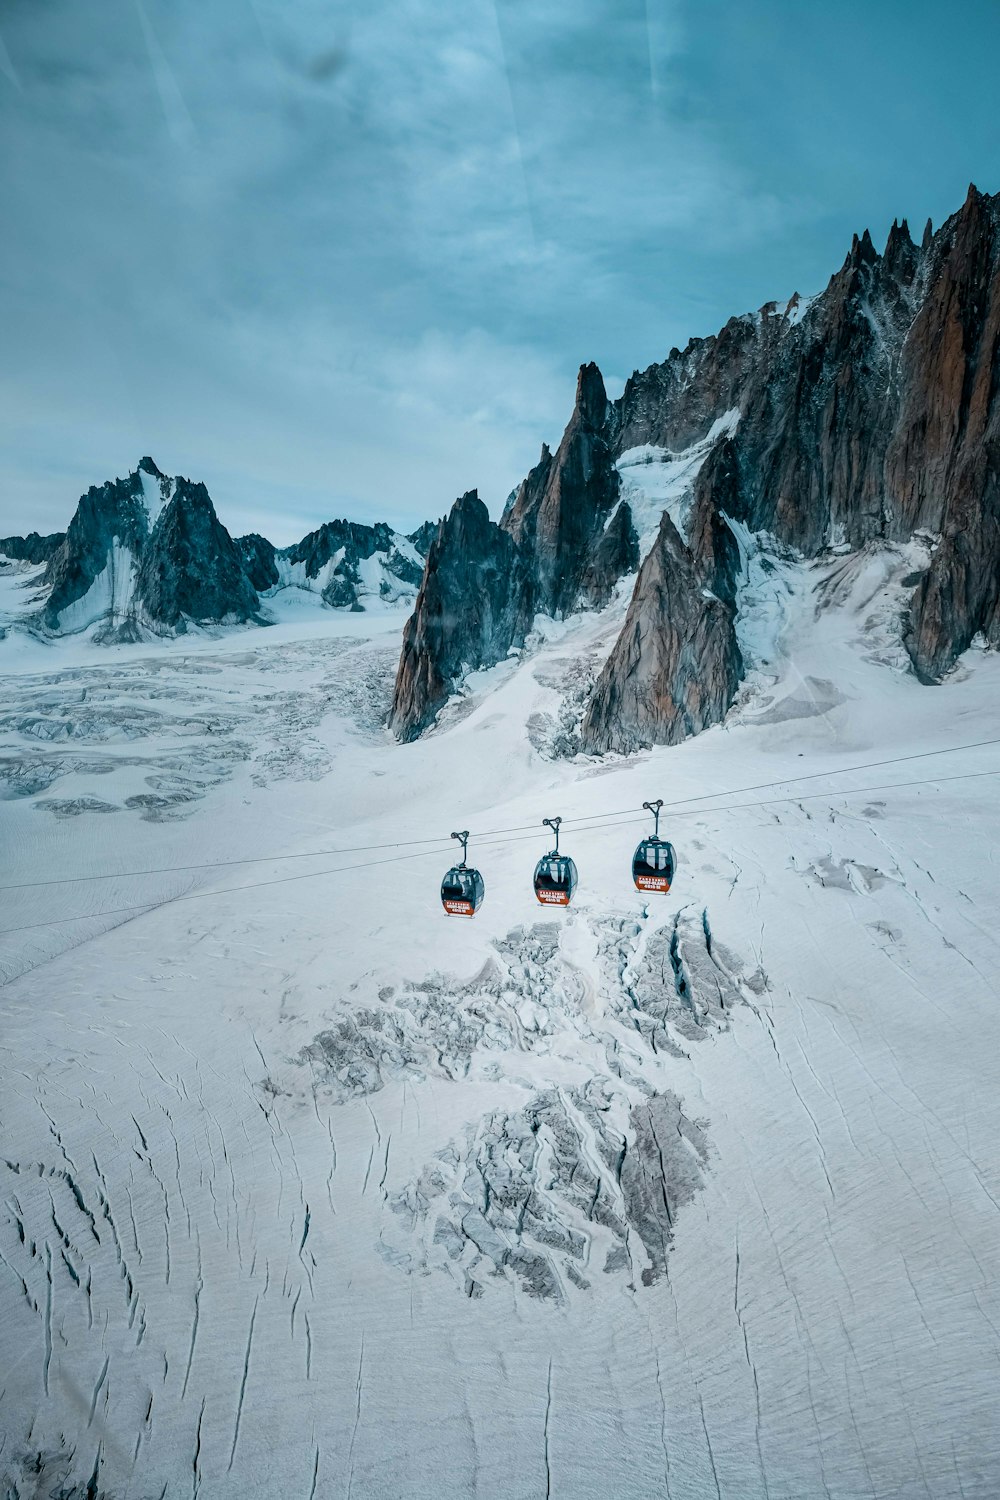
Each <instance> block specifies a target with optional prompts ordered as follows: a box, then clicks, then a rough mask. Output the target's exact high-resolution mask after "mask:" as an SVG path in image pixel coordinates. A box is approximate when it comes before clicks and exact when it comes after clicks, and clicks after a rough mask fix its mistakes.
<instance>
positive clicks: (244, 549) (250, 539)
mask: <svg viewBox="0 0 1000 1500" xmlns="http://www.w3.org/2000/svg"><path fill="white" fill-rule="evenodd" d="M236 546H237V548H238V550H239V554H240V557H241V558H242V559H243V567H244V568H245V570H246V575H247V577H248V578H249V580H250V582H251V583H252V584H253V586H254V588H255V589H256V590H257V592H258V593H260V594H263V593H265V592H266V590H267V589H273V588H274V586H275V584H276V583H277V582H278V567H277V564H276V562H275V560H274V559H275V556H276V549H275V547H274V544H273V543H272V542H269V541H268V539H267V537H266V536H260V535H259V534H258V533H257V532H256V531H251V532H250V533H249V534H248V535H247V536H238V537H237V538H236Z"/></svg>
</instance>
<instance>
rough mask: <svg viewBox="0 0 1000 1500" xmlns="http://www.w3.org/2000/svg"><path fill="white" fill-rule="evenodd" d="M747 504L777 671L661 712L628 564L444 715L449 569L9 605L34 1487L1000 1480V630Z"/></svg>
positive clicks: (670, 458) (1, 1316) (740, 1485)
mask: <svg viewBox="0 0 1000 1500" xmlns="http://www.w3.org/2000/svg"><path fill="white" fill-rule="evenodd" d="M731 426H732V423H731V422H730V423H729V427H731ZM719 430H720V431H722V430H728V428H727V425H726V422H725V421H724V422H722V423H721V424H720V427H719ZM707 446H708V444H707V440H706V443H703V444H701V445H700V446H699V447H698V448H697V451H696V450H691V451H689V452H688V453H686V454H681V455H676V454H669V453H666V452H665V451H664V450H657V449H653V448H645V449H643V450H635V449H633V450H631V451H630V452H629V453H627V454H626V455H625V457H624V458H623V459H622V460H621V463H620V471H621V473H622V477H623V487H624V490H625V492H626V493H627V495H628V497H629V499H630V503H631V504H632V506H633V509H634V513H635V514H636V516H637V531H641V533H642V536H643V540H644V545H646V546H648V545H649V542H650V539H651V537H652V535H653V534H654V533H655V529H656V524H657V520H658V516H659V513H660V512H661V511H662V510H663V509H664V508H668V509H670V510H671V514H672V515H673V516H674V517H675V519H676V520H677V521H678V522H679V523H683V521H684V518H685V516H686V498H687V495H688V493H689V490H688V487H689V485H690V483H691V482H692V479H693V475H694V473H695V472H696V470H697V467H698V462H699V461H700V459H701V458H702V457H703V456H704V452H706V451H707ZM737 530H738V533H739V542H740V550H741V558H742V562H743V577H742V580H741V583H740V591H739V607H738V616H737V631H738V635H739V640H740V648H741V651H742V653H743V656H744V659H745V663H746V666H747V675H746V679H745V682H744V683H743V686H742V687H741V689H740V693H739V697H738V699H737V702H736V704H735V705H734V707H733V708H732V710H731V711H730V713H729V715H728V717H727V718H726V721H725V723H724V724H723V725H720V726H718V727H716V728H713V729H711V730H709V731H707V732H706V733H704V734H702V735H700V736H698V737H697V738H694V739H689V740H687V741H685V742H684V743H683V744H681V745H679V746H676V747H675V748H671V749H656V750H652V751H648V752H643V753H640V754H637V755H633V756H631V757H628V758H623V757H613V756H608V757H605V758H604V759H599V758H594V757H586V756H583V755H581V754H579V753H577V754H574V753H573V748H574V747H573V734H574V728H575V725H576V724H577V723H578V720H579V714H580V711H581V706H582V703H583V701H584V697H585V694H586V691H587V689H588V687H589V685H590V684H591V683H592V682H593V680H594V678H595V676H596V674H597V673H598V672H599V670H600V667H601V665H602V663H603V661H604V660H605V658H606V657H607V654H608V652H609V651H610V650H611V648H612V646H613V644H614V641H615V639H616V636H617V634H618V632H619V630H620V628H621V624H622V620H623V617H624V613H625V609H626V607H627V602H628V597H629V592H630V589H631V583H632V582H633V581H634V580H623V581H622V582H621V583H620V584H619V586H618V590H617V593H616V595H615V597H614V598H613V600H612V602H611V603H610V604H609V605H608V606H607V607H606V608H605V609H603V610H600V611H589V612H583V613H579V614H576V615H573V616H571V617H569V618H568V619H567V620H565V621H562V622H559V623H554V622H551V621H549V622H544V623H542V622H539V628H538V629H537V630H536V631H535V632H534V633H533V635H532V636H531V637H530V638H529V642H528V645H527V647H526V648H525V650H524V651H522V652H520V653H518V654H516V655H512V656H511V657H510V658H509V659H508V660H507V661H505V662H502V663H501V664H500V665H498V666H495V667H492V668H490V669H489V671H486V672H482V673H478V674H473V675H472V676H471V677H469V678H468V679H467V680H466V682H465V683H464V686H463V688H462V690H461V692H460V693H458V694H457V695H455V696H454V697H453V698H452V700H451V701H450V703H449V704H448V706H447V707H446V708H445V710H444V711H443V712H442V714H441V715H440V716H439V719H438V723H437V725H436V727H435V728H434V729H433V731H432V732H430V733H428V734H425V735H424V736H423V737H422V738H421V739H419V740H418V741H416V742H415V743H412V744H402V745H401V744H398V743H395V742H394V741H393V740H392V739H391V738H390V736H389V735H388V733H387V732H386V730H385V728H384V725H385V720H386V715H387V713H388V709H389V705H390V701H391V695H392V688H393V680H394V675H395V671H396V664H397V660H398V657H399V644H400V635H401V631H402V626H403V622H404V618H405V615H406V613H407V606H406V605H405V604H404V603H402V602H394V601H392V600H383V601H379V600H377V599H373V600H372V601H371V608H369V609H368V610H367V611H366V612H365V613H349V612H346V611H335V610H330V609H326V608H324V607H323V606H322V604H321V602H320V600H319V597H318V595H315V594H312V595H310V594H306V593H304V592H303V591H302V590H300V589H290V590H286V591H285V592H284V593H283V594H281V595H279V596H278V597H277V599H276V600H275V601H274V611H275V614H276V616H277V620H278V623H276V624H274V625H272V626H271V627H270V628H269V629H267V630H261V629H248V630H229V631H224V630H222V631H217V632H215V634H214V635H207V634H206V635H198V634H196V633H195V634H192V635H189V636H186V637H185V638H184V639H183V640H180V641H178V640H163V641H154V642H152V643H149V642H146V643H139V644H133V645H112V646H108V645H97V644H95V643H94V642H93V641H92V640H91V639H90V638H89V636H88V635H87V634H86V633H82V634H80V635H77V636H74V637H73V638H72V639H70V640H63V641H59V642H50V641H49V642H47V641H43V640H40V639H35V638H32V637H30V636H28V635H25V634H24V633H21V632H18V631H10V632H9V633H8V635H7V637H6V638H5V639H4V640H2V641H0V681H2V699H0V788H2V790H0V799H2V800H0V847H2V850H3V860H2V879H0V885H2V889H0V928H2V931H0V977H2V979H3V981H4V983H3V988H2V994H0V1011H2V1027H0V1058H2V1082H0V1135H2V1150H0V1494H2V1495H3V1496H4V1497H5V1500H7V1497H10V1500H14V1497H17V1500H29V1497H31V1500H42V1497H45V1500H49V1497H52V1496H60V1497H63V1500H67V1497H76V1496H79V1497H83V1496H87V1497H91V1500H97V1497H104V1500H112V1497H114V1500H126V1497H128V1500H158V1497H159V1500H164V1497H171V1500H173V1497H187V1496H190V1497H192V1500H197V1497H199V1496H202V1497H204V1500H230V1497H231V1500H236V1497H240V1500H243V1497H260V1500H264V1497H268V1500H274V1497H296V1500H313V1497H317V1500H319V1497H337V1500H341V1497H343V1500H376V1497H379V1500H382V1497H385V1500H390V1497H406V1500H442V1497H446V1496H470V1497H472V1496H477V1497H482V1500H500V1497H503V1500H542V1497H548V1500H647V1497H659V1496H662V1497H665V1500H812V1497H829V1500H862V1497H873V1496H877V1497H899V1500H910V1497H914V1500H918V1497H923V1500H951V1497H954V1500H988V1497H995V1496H996V1495H997V1494H998V1493H1000V1420H998V1416H1000V1413H998V1391H1000V1380H998V1376H1000V1274H998V1273H1000V1158H998V1150H997V1142H998V1140H1000V1006H998V1001H1000V994H998V984H997V974H998V972H1000V939H998V936H997V923H996V883H995V881H996V859H997V856H996V849H997V846H998V843H1000V808H998V803H997V797H996V788H997V781H996V776H997V775H998V774H1000V758H998V754H997V743H998V741H1000V661H998V659H997V657H996V655H994V654H993V653H990V652H988V651H985V650H981V649H978V648H977V647H976V646H974V647H973V648H972V649H971V650H969V651H968V652H966V653H965V655H964V656H963V657H962V659H961V661H960V663H959V665H958V667H957V668H956V669H955V670H954V671H953V672H951V673H950V674H949V676H948V677H947V678H946V680H945V681H944V682H943V683H942V684H941V685H940V686H936V687H925V686H921V685H920V684H919V683H918V681H917V679H916V677H915V676H914V675H913V673H912V671H911V670H910V669H909V663H908V659H907V656H906V653H905V651H904V649H903V646H902V644H901V640H900V630H901V615H902V610H903V607H904V601H905V599H906V597H907V594H908V587H909V588H910V589H912V582H910V583H909V585H907V580H908V579H910V578H911V576H912V574H913V572H914V570H915V569H919V568H920V567H921V566H922V565H923V563H922V557H921V549H922V548H923V547H924V543H923V542H922V541H921V540H920V539H919V538H917V540H915V541H913V542H910V543H908V544H906V545H905V546H904V545H899V546H895V545H889V544H871V545H869V546H868V547H866V548H865V549H863V550H862V551H858V552H848V551H846V550H844V549H839V550H836V549H835V550H834V551H830V552H827V553H825V554H823V555H822V556H821V557H819V558H818V559H815V560H812V561H804V560H802V559H801V558H799V557H798V556H797V555H796V554H794V553H792V552H790V551H788V550H787V549H779V548H777V547H775V546H774V545H773V544H771V543H770V542H769V540H768V538H767V537H765V536H753V535H751V534H750V533H749V532H747V531H746V530H745V529H744V530H742V531H739V528H737ZM927 545H928V546H929V545H930V539H928V542H927ZM37 577H38V575H37V573H36V572H35V571H33V570H31V569H26V568H23V569H22V568H18V569H17V570H14V569H11V570H9V571H8V572H7V573H6V574H5V575H4V576H3V577H2V578H0V589H2V590H3V591H4V597H3V599H2V600H0V608H3V609H5V610H6V611H7V613H8V615H10V614H11V613H16V610H17V608H18V599H19V598H22V597H23V593H22V592H21V591H22V590H23V588H24V585H25V584H27V585H28V588H29V591H30V587H31V585H32V582H33V580H35V579H36V578H37ZM282 601H284V602H282ZM655 797H662V798H664V800H665V802H666V803H667V804H668V806H667V808H666V809H665V811H664V831H665V832H666V834H667V835H668V837H670V838H671V839H672V841H673V842H674V844H675V846H676V849H677V853H678V860H679V867H678V874H677V878H676V881H675V883H674V888H673V890H672V891H671V893H670V894H669V895H668V896H662V897H661V896H655V897H652V896H651V897H643V896H641V895H640V894H639V893H638V892H636V891H635V890H634V889H633V888H632V884H631V873H630V859H631V855H632V850H633V848H634V845H635V843H636V841H637V839H638V838H639V836H640V835H641V833H642V832H643V831H644V830H645V829H646V828H647V827H648V818H647V816H646V815H645V814H643V813H642V812H641V807H642V803H643V801H645V800H647V799H650V798H655ZM555 814H559V815H561V816H562V817H563V818H565V819H566V824H565V826H564V830H563V845H564V847H565V848H566V849H567V850H568V852H570V853H571V854H572V855H573V856H574V858H575V859H576V861H577V864H578V866H579V869H580V886H579V891H578V893H577V896H576V899H575V901H574V903H573V905H572V907H570V908H569V909H568V910H567V911H565V912H561V911H560V912H554V911H552V910H551V909H545V910H543V909H542V908H541V907H539V905H538V904H537V902H536V901H535V898H534V895H533V892H532V887H531V872H532V868H533V865H534V862H535V860H536V859H537V857H538V856H539V855H540V854H541V853H542V852H543V851H544V849H545V848H546V847H547V841H548V832H547V830H545V829H543V828H542V827H541V819H542V818H543V817H546V816H552V815H555ZM459 828H469V829H470V830H471V831H472V838H471V841H470V849H469V857H470V861H474V863H475V864H476V865H477V866H478V868H479V869H480V870H481V871H482V872H483V875H484V877H485V881H486V901H485V904H484V906H483V909H482V911H481V912H480V913H479V915H478V916H477V917H476V919H475V920H474V921H466V920H458V919H449V918H448V917H446V916H445V915H444V914H443V912H442V910H441V906H440V902H439V899H438V888H439V884H440V880H441V876H442V875H443V873H444V871H445V869H446V868H447V867H448V865H449V864H450V863H451V862H452V858H453V850H454V847H455V846H454V845H453V844H452V843H451V841H450V838H449V834H450V832H451V830H453V829H459Z"/></svg>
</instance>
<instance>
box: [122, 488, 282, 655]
mask: <svg viewBox="0 0 1000 1500" xmlns="http://www.w3.org/2000/svg"><path fill="white" fill-rule="evenodd" d="M136 599H137V602H138V605H139V609H140V610H141V614H142V616H143V617H144V618H145V619H147V620H149V621H155V622H156V623H157V625H158V626H160V627H165V628H166V629H167V630H172V631H176V632H177V633H179V634H183V633H184V631H185V630H186V629H187V623H188V621H195V622H205V621H215V620H230V621H233V622H234V623H235V622H240V623H243V622H245V621H247V620H254V619H259V608H260V601H259V600H258V598H257V592H256V590H255V589H254V586H253V584H252V583H251V582H250V579H249V578H248V577H247V574H246V571H245V569H244V567H243V559H242V557H241V556H240V552H239V549H238V548H237V546H236V543H235V542H234V541H233V539H232V537H231V536H230V535H229V532H228V531H227V530H226V528H225V527H224V526H223V524H222V522H221V521H220V520H219V518H218V516H217V515H216V514H215V507H214V505H213V504H212V502H211V500H210V499H209V496H208V491H207V490H206V488H205V486H204V485H203V484H192V483H191V481H190V480H189V479H175V480H174V488H173V494H172V496H171V498H170V500H169V501H168V502H167V504H166V506H165V507H164V509H163V512H162V514H161V515H160V517H159V519H158V521H157V522H156V525H155V526H154V527H153V530H152V532H151V534H150V537H149V540H148V542H147V544H146V546H145V547H144V549H143V552H142V561H141V564H140V567H139V576H138V579H137V581H136Z"/></svg>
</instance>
